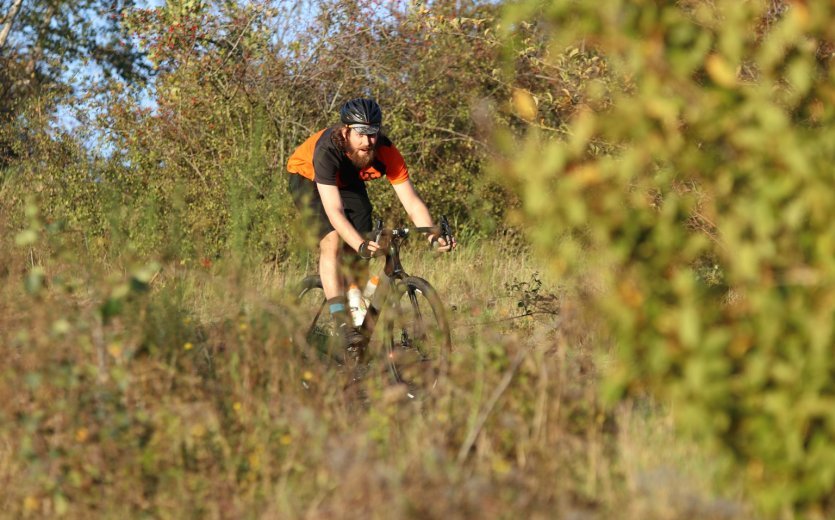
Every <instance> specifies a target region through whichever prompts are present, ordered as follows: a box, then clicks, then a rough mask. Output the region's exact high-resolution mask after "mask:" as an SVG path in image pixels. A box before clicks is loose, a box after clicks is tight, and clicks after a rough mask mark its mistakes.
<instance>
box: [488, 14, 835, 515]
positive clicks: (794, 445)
mask: <svg viewBox="0 0 835 520" xmlns="http://www.w3.org/2000/svg"><path fill="white" fill-rule="evenodd" d="M833 14H834V13H833V6H832V4H831V2H823V1H821V2H799V1H798V2H778V1H769V2H764V1H760V2H736V1H721V0H720V1H711V2H706V1H705V2H703V1H697V0H695V1H690V2H624V1H621V0H607V1H602V2H570V1H557V2H548V3H540V2H535V1H528V2H521V3H520V4H518V5H515V6H513V7H509V8H508V9H507V11H506V17H505V22H504V23H505V27H506V34H507V35H508V39H509V42H510V43H509V44H508V46H507V48H506V51H505V55H506V58H507V59H508V60H509V61H510V62H511V65H512V64H513V63H514V62H515V60H516V59H518V56H520V55H524V54H526V53H528V52H529V51H528V48H527V45H526V42H525V38H526V36H525V35H520V34H518V29H519V28H520V27H524V26H525V24H526V23H528V22H526V20H537V22H536V24H537V25H538V26H539V27H540V30H541V31H543V32H545V33H547V35H548V38H549V40H548V41H549V43H548V45H547V47H546V49H547V51H548V52H547V53H546V54H545V55H544V56H543V60H544V61H545V62H546V63H547V64H549V65H551V66H553V67H558V66H559V63H560V59H559V58H558V56H561V55H563V54H564V49H571V50H570V51H569V55H575V56H582V55H584V54H589V53H590V54H593V55H594V56H602V57H603V61H604V62H605V64H606V66H605V67H606V70H607V71H608V75H607V77H605V78H604V80H603V81H598V80H594V79H592V80H589V81H584V82H583V85H582V89H581V93H580V96H581V103H582V105H583V107H582V108H581V109H579V110H577V111H575V113H574V115H573V117H572V118H571V120H570V121H568V122H567V123H566V126H565V128H564V131H562V132H559V133H558V132H551V131H547V130H544V129H542V128H540V127H539V126H538V125H531V127H530V128H529V129H528V130H527V131H526V135H525V137H524V139H523V140H521V142H520V141H517V140H516V139H515V138H514V137H513V134H512V133H511V132H510V131H505V132H504V133H503V134H501V133H500V135H499V136H498V146H499V147H500V148H501V150H502V151H503V152H504V154H503V155H504V159H503V160H502V161H501V162H499V163H498V165H497V168H498V170H499V171H497V177H499V178H502V179H505V180H506V181H507V185H508V186H509V187H510V188H511V189H512V190H513V191H514V192H515V193H517V194H518V195H519V197H520V198H521V200H522V201H523V204H522V207H521V209H520V211H518V212H516V213H515V217H514V218H515V219H516V220H515V221H516V222H517V223H518V224H519V225H520V226H521V227H522V228H524V229H526V230H527V231H528V236H529V237H530V239H531V240H532V241H533V243H534V244H535V245H536V247H537V249H538V250H539V251H540V252H541V253H543V254H544V255H546V256H545V257H546V258H548V259H549V260H548V261H549V264H550V267H551V270H552V272H553V273H557V274H560V275H561V276H565V277H566V278H571V277H576V276H590V277H593V278H594V279H595V284H596V289H595V290H594V291H592V292H591V294H590V296H591V301H593V302H594V304H595V307H596V309H597V310H598V311H600V312H602V313H603V315H604V316H605V317H606V320H607V321H608V324H609V326H610V328H611V330H612V332H613V333H614V338H615V341H616V345H617V346H616V347H615V348H614V349H613V352H612V355H613V361H612V366H611V369H610V370H609V372H608V376H607V381H606V395H607V396H608V398H609V400H610V401H611V400H617V399H619V398H622V397H624V396H641V395H646V394H647V393H651V394H653V395H656V396H660V397H662V398H663V399H664V400H666V401H668V402H670V403H671V406H672V409H673V411H674V415H675V416H676V419H677V424H679V426H680V427H681V428H682V430H683V431H686V432H690V433H692V434H695V435H697V436H698V437H699V438H702V439H707V440H708V441H709V442H710V443H711V445H713V446H715V447H717V448H718V449H719V450H720V451H721V453H723V454H724V455H726V456H728V457H729V460H731V461H733V462H734V464H735V467H736V468H738V469H739V470H740V472H741V473H742V474H743V475H744V476H745V480H746V482H747V483H748V485H749V486H750V487H751V489H752V490H753V491H754V492H756V496H757V497H758V500H759V503H760V506H761V507H762V510H763V511H764V512H765V513H767V514H769V515H771V514H778V513H779V514H781V515H791V514H792V512H796V513H800V514H802V515H804V516H807V515H808V516H809V517H813V518H821V517H828V518H831V517H832V515H834V514H835V509H833V508H835V494H833V489H835V469H833V468H835V414H833V410H835V363H833V359H835V341H833V326H832V323H833V318H835V286H833V282H835V261H833V258H835V256H833V244H835V230H833V227H832V225H831V222H832V220H833V218H835V215H833V208H835V204H833V200H835V193H834V192H833V190H834V189H835V188H833V187H834V186H835V182H834V181H835V178H833V168H832V166H831V165H832V163H833V160H835V155H833V154H835V108H834V107H835V103H834V102H835V68H833V67H832V60H833V54H832V52H833V47H832V45H831V42H832V41H835V24H833V23H832V19H833ZM508 77H510V78H512V77H513V75H512V71H511V73H510V75H509V76H508ZM535 99H536V98H531V97H530V96H526V95H522V96H519V97H518V98H514V100H515V103H516V105H517V111H519V112H520V114H528V115H527V117H528V118H531V119H533V117H534V116H535V115H536V114H538V113H539V110H541V109H540V107H538V106H537V105H536V104H534V103H533V101H534V100H535ZM600 143H605V145H603V146H601V145H600Z"/></svg>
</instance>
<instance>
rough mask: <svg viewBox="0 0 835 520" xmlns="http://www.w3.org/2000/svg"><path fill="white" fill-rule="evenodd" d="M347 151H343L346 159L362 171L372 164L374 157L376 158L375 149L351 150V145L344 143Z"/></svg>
mask: <svg viewBox="0 0 835 520" xmlns="http://www.w3.org/2000/svg"><path fill="white" fill-rule="evenodd" d="M345 144H346V147H347V149H346V150H345V155H347V156H348V159H350V160H351V163H352V164H353V165H354V166H355V167H356V168H357V169H358V170H362V169H363V168H365V167H367V166H368V165H369V164H371V163H372V162H374V157H375V156H376V154H377V153H376V152H377V150H376V148H375V147H373V146H372V147H370V148H368V149H360V148H351V145H350V144H348V143H345Z"/></svg>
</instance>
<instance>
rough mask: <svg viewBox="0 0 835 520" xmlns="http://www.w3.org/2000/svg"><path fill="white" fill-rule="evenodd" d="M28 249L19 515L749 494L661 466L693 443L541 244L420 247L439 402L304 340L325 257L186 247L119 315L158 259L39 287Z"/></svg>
mask: <svg viewBox="0 0 835 520" xmlns="http://www.w3.org/2000/svg"><path fill="white" fill-rule="evenodd" d="M413 245H414V244H413ZM419 245H420V246H422V245H423V244H419ZM26 253H27V251H26V250H25V249H20V248H17V249H15V247H14V246H10V247H9V248H8V249H7V251H6V252H5V253H4V254H5V255H6V256H4V259H7V260H8V262H9V264H8V265H10V266H11V267H10V268H9V269H8V270H7V271H6V272H5V274H4V278H3V280H4V283H3V287H2V294H3V304H2V310H3V318H2V321H0V342H2V345H3V346H4V358H5V359H6V363H5V364H4V373H3V378H2V382H1V383H0V400H2V402H3V403H4V405H3V407H2V411H0V413H1V414H2V415H0V417H2V421H0V483H2V484H3V490H4V491H3V492H2V494H0V508H2V510H3V511H4V512H6V514H9V515H11V516H12V517H19V516H27V515H28V516H30V517H40V516H44V515H54V514H66V515H67V516H69V517H77V518H82V517H90V516H105V517H112V516H116V515H121V514H125V515H128V516H141V515H142V514H148V515H151V516H154V517H162V518H182V517H192V516H198V517H208V518H240V517H250V516H256V517H265V518H299V517H307V518H328V517H357V516H359V517H372V518H392V517H395V518H403V517H407V518H409V517H414V518H425V517H444V518H471V517H487V518H497V517H503V518H509V517H518V516H520V515H521V516H533V517H537V516H538V517H543V518H545V517H553V516H554V515H556V516H563V515H568V514H578V515H585V516H588V517H592V518H611V517H613V515H615V516H620V517H623V516H622V515H621V514H622V513H623V514H626V515H627V517H631V518H688V517H692V516H689V515H696V516H698V517H701V518H736V517H738V514H739V512H740V511H743V510H744V509H741V508H740V507H741V506H738V505H737V504H736V502H716V501H715V500H714V499H713V498H712V497H713V496H714V495H713V493H714V491H713V490H711V489H710V486H709V478H708V479H704V478H702V480H698V478H701V477H698V476H699V475H705V474H707V475H710V473H709V471H710V463H709V461H707V459H706V458H704V457H702V458H698V457H685V456H681V455H676V456H675V457H670V458H667V459H665V461H664V465H663V468H662V471H664V472H669V474H670V475H672V480H670V482H676V483H684V484H682V486H684V485H686V486H689V487H687V488H686V490H687V491H686V492H684V491H681V490H680V489H678V488H677V489H675V490H674V489H671V488H670V486H669V485H667V483H666V481H665V482H659V483H654V482H656V481H655V480H653V479H654V478H655V477H653V476H652V475H653V473H652V472H653V471H655V469H654V468H656V466H658V464H660V463H659V461H658V450H659V448H661V449H664V450H671V451H669V453H674V454H682V453H685V454H686V453H689V452H686V451H682V449H685V448H681V447H680V446H682V445H681V444H679V443H677V441H676V440H675V438H674V436H673V434H672V433H671V432H669V430H668V429H666V426H665V425H666V422H665V418H664V417H665V416H664V414H660V412H658V411H657V408H656V407H650V408H648V409H647V411H646V413H644V414H642V415H640V416H639V415H636V414H634V413H632V414H626V415H624V412H612V411H606V410H605V409H604V408H603V407H602V406H601V404H600V403H599V401H598V399H597V368H596V364H597V363H598V357H597V355H598V353H600V352H602V353H604V355H605V351H606V346H605V345H596V344H595V343H596V342H599V341H602V340H601V338H603V337H604V336H603V335H601V334H599V333H598V332H597V331H595V330H593V326H594V322H593V320H589V319H588V317H586V316H585V315H584V313H583V311H582V305H581V303H582V302H580V301H577V296H576V295H577V294H579V292H578V288H577V287H571V286H561V285H559V284H558V283H556V281H554V280H548V279H546V278H543V277H542V276H541V275H540V274H538V273H539V271H540V270H539V269H538V267H537V265H536V261H535V260H533V259H532V258H531V257H530V256H529V255H528V254H527V253H526V252H512V251H509V250H506V249H504V248H502V247H501V245H500V244H499V245H498V246H497V244H490V243H473V244H464V245H462V247H461V248H460V249H459V250H457V251H456V252H455V253H454V254H451V255H437V254H433V253H430V252H428V251H424V250H423V249H422V248H421V247H419V246H418V245H414V247H412V248H410V249H409V248H407V249H406V250H404V256H403V262H404V266H405V267H406V269H407V271H409V272H410V274H414V275H419V276H423V277H425V278H426V279H428V280H430V281H431V282H432V283H433V284H434V285H435V286H436V287H437V289H438V290H439V291H440V293H441V296H442V298H443V299H444V301H445V302H447V305H448V307H449V309H450V319H451V324H452V328H453V342H454V346H455V351H454V354H453V356H452V363H451V367H450V371H449V374H448V377H447V378H446V379H445V380H444V381H443V384H442V385H440V386H439V388H438V389H437V391H436V392H434V393H433V394H432V395H431V397H427V398H425V399H421V400H411V399H409V398H408V397H407V396H406V395H405V392H403V391H402V389H400V388H398V387H396V386H394V385H392V382H391V380H390V378H389V377H387V375H386V373H385V371H384V370H371V371H370V372H369V374H368V375H367V377H365V378H363V379H362V380H360V381H355V380H354V378H353V372H352V371H350V370H347V369H345V368H341V367H337V366H333V365H328V364H325V363H322V362H319V361H317V360H316V359H315V358H310V357H304V356H302V355H301V353H300V348H301V345H300V344H299V343H298V330H299V328H300V326H301V322H300V318H299V317H298V316H297V315H296V313H295V311H294V308H293V306H292V296H293V290H292V287H294V284H295V283H296V282H297V281H298V280H300V278H301V277H302V276H303V275H304V274H305V273H307V272H310V271H311V270H312V266H313V264H312V262H310V261H306V262H299V261H293V262H288V263H287V264H286V265H279V266H277V265H273V264H271V265H263V264H257V263H255V264H252V263H249V264H248V263H247V262H242V261H237V260H231V259H229V260H227V259H215V260H213V261H212V262H211V263H208V262H200V261H192V260H187V261H172V262H169V263H167V264H162V265H158V269H157V271H155V273H154V275H153V276H151V277H150V279H148V280H147V281H148V283H147V287H144V289H143V288H142V286H141V284H139V285H140V289H142V290H139V289H135V288H131V289H130V290H129V292H128V293H126V294H125V295H124V296H122V297H121V298H122V299H121V300H119V301H120V305H121V307H119V308H118V310H113V311H112V313H111V314H110V315H109V316H108V317H107V319H103V318H102V316H103V312H104V311H103V309H104V308H105V307H104V305H105V304H106V302H107V301H109V300H108V299H112V298H114V294H121V293H119V292H118V291H119V290H120V289H119V288H120V287H122V284H123V283H124V282H125V281H126V280H127V281H132V283H134V284H137V283H139V282H140V281H141V280H140V279H142V276H143V275H142V272H143V271H142V270H141V268H140V267H141V266H142V265H145V264H149V262H144V263H143V262H137V261H136V259H133V260H131V261H126V262H125V265H120V264H119V263H118V262H117V263H114V264H113V265H112V266H111V268H110V269H106V270H103V269H102V267H101V265H100V264H98V263H97V262H96V261H95V259H83V260H75V261H71V260H68V259H67V258H66V257H64V256H61V255H59V256H57V257H55V256H50V255H47V254H46V253H43V254H41V255H40V259H41V260H40V262H41V263H43V264H44V267H45V272H46V275H47V278H48V279H49V280H50V282H49V283H47V284H46V286H45V287H44V288H42V289H41V290H39V291H37V292H36V293H34V294H27V293H26V291H25V290H24V283H23V279H24V278H25V276H26V272H27V269H28V267H27V260H26V257H27V255H26ZM29 263H30V264H31V261H30V262H29ZM137 266H140V267H137ZM29 267H31V265H29ZM380 267H381V266H380V265H379V264H377V265H375V266H372V271H374V270H376V269H379V268H380ZM57 273H65V276H64V279H65V280H70V279H74V280H76V282H73V284H71V285H73V287H75V288H74V289H73V290H68V289H67V285H66V283H65V282H61V281H60V280H56V279H55V278H54V277H55V276H56V274H57ZM132 273H133V274H132ZM536 280H540V281H541V284H538V283H537V282H536ZM67 283H68V282H67ZM130 287H134V286H130ZM519 302H527V304H526V305H522V306H520V304H519ZM526 313H530V314H529V315H525V314H526ZM566 320H568V322H567V321H566ZM598 347H600V348H598ZM381 365H382V363H381V362H380V360H372V366H377V367H378V368H379V367H381ZM643 432H645V433H646V436H645V437H644V436H643ZM658 432H661V433H658ZM664 474H665V475H666V474H667V473H664ZM693 475H696V476H697V477H698V478H697V477H694V476H693ZM694 479H695V480H694ZM647 482H648V483H649V484H646V483H647ZM647 485H649V486H650V488H651V489H648V488H647ZM664 486H666V489H667V490H668V492H665V491H664V489H665V487H664ZM679 491H681V493H679ZM659 493H661V495H659ZM665 493H666V494H665ZM659 496H664V497H667V498H665V499H664V500H663V501H659V500H661V499H659V498H658V497H659ZM717 503H718V504H720V506H721V507H720V506H716V505H715V504H717ZM624 512H625V513H624Z"/></svg>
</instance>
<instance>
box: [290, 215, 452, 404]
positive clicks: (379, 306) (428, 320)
mask: <svg viewBox="0 0 835 520" xmlns="http://www.w3.org/2000/svg"><path fill="white" fill-rule="evenodd" d="M382 226H383V223H382V220H378V221H377V224H376V226H375V228H374V231H372V232H371V233H370V234H368V236H367V238H369V239H371V240H374V241H375V242H377V243H378V244H380V246H381V248H380V250H379V251H378V252H377V254H376V255H375V256H385V265H384V267H383V269H382V273H381V274H380V276H379V282H378V285H377V288H376V290H375V291H374V293H373V295H372V296H371V298H370V301H368V302H367V311H366V314H365V318H364V320H363V321H362V324H361V325H360V326H359V330H360V332H361V333H362V335H363V336H364V337H365V338H366V344H367V348H366V349H365V359H364V360H363V361H362V363H365V362H371V363H373V361H374V360H373V358H374V357H375V355H379V354H383V359H384V362H385V366H386V369H387V370H388V372H389V373H390V374H391V377H392V378H393V379H394V381H395V382H397V383H401V384H404V385H406V387H407V395H408V396H409V397H410V398H414V397H415V396H416V395H417V394H418V393H420V392H421V391H426V390H430V389H432V388H434V387H435V386H436V385H437V384H438V381H439V378H440V377H441V375H442V374H443V373H444V372H445V371H446V365H447V363H448V357H449V352H450V351H451V349H452V340H451V335H450V329H449V322H448V321H447V317H446V312H445V310H444V306H443V303H442V302H441V298H440V297H439V296H438V292H437V291H436V290H435V289H434V288H433V287H432V286H431V285H430V284H429V282H427V281H426V280H424V279H423V278H420V277H417V276H410V275H409V274H408V273H406V270H405V269H404V268H403V264H402V263H401V261H400V247H401V246H402V245H403V243H404V242H405V241H406V239H407V238H408V237H409V236H410V235H412V234H414V233H439V234H440V236H441V237H443V238H444V239H445V240H447V242H448V241H449V240H450V239H451V237H452V232H451V229H450V226H449V222H448V221H447V219H446V217H441V219H440V221H439V225H438V226H434V227H415V228H406V227H403V228H395V229H384V228H383V227H382ZM298 302H299V305H300V307H301V308H302V309H303V312H305V313H306V315H307V316H311V318H310V322H309V323H310V325H309V327H308V329H307V331H306V336H305V340H306V343H307V346H308V351H309V352H315V354H316V355H318V356H319V357H320V358H324V359H328V360H332V361H334V362H336V363H337V364H345V358H344V352H342V351H341V350H342V349H341V346H339V345H338V343H339V342H338V341H337V340H336V327H335V325H334V323H333V319H332V318H331V316H330V313H329V312H328V311H327V306H326V304H325V296H324V292H323V290H322V280H321V279H320V278H319V276H318V275H313V276H308V277H306V278H305V279H304V280H303V281H302V284H301V288H300V290H299V293H298ZM377 328H380V329H381V330H380V331H379V333H377V334H375V330H376V329H377ZM376 336H381V337H380V341H376V340H375V338H376Z"/></svg>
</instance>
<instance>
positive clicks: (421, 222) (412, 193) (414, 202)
mask: <svg viewBox="0 0 835 520" xmlns="http://www.w3.org/2000/svg"><path fill="white" fill-rule="evenodd" d="M392 187H393V188H394V192H395V193H396V194H397V198H398V199H400V203H401V204H403V209H405V210H406V214H407V215H409V219H411V221H412V222H414V223H415V226H417V227H430V226H433V225H434V223H433V222H432V216H431V215H430V214H429V208H427V207H426V204H425V203H424V202H423V199H421V198H420V195H418V192H417V190H415V186H414V184H412V181H411V180H408V179H407V180H406V181H405V182H401V183H398V184H392ZM435 239H438V242H439V243H440V245H441V247H440V248H439V249H438V250H439V251H449V250H450V249H453V248H454V247H455V239H454V238H453V239H452V243H451V244H447V243H446V241H445V240H444V239H443V238H441V237H439V236H438V234H430V235H429V241H430V242H432V241H433V240H435Z"/></svg>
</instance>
